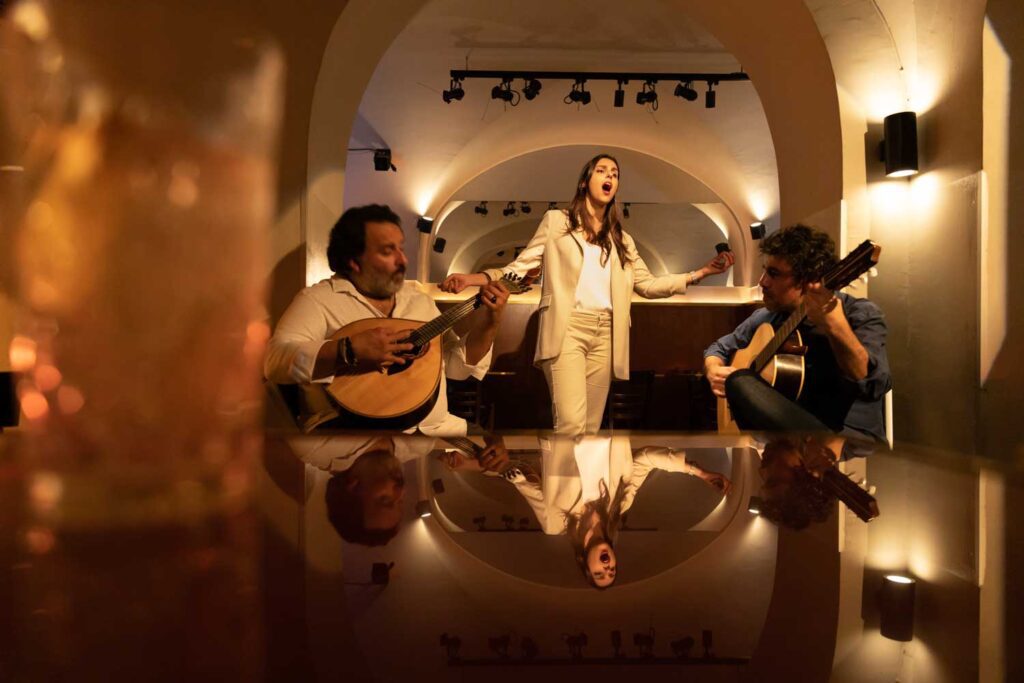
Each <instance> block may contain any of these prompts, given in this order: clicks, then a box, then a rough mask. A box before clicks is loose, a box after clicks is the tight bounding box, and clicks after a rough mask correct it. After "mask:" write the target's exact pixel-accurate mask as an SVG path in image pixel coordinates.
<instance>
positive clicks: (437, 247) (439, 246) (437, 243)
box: [434, 237, 445, 254]
mask: <svg viewBox="0 0 1024 683" xmlns="http://www.w3.org/2000/svg"><path fill="white" fill-rule="evenodd" d="M444 245H445V241H444V238H443V237H438V238H437V239H435V240H434V251H436V252H437V253H438V254H443V253H444Z"/></svg>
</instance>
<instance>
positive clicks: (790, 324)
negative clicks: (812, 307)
mask: <svg viewBox="0 0 1024 683" xmlns="http://www.w3.org/2000/svg"><path fill="white" fill-rule="evenodd" d="M806 317H807V309H806V308H804V305H803V304H800V305H799V306H797V307H796V310H795V311H793V312H792V313H791V314H790V316H789V317H788V318H786V321H785V322H784V323H782V326H781V327H780V328H779V329H778V330H776V332H775V336H774V337H772V340H771V341H770V342H768V344H767V345H766V346H765V347H764V348H763V349H761V353H759V354H757V358H755V359H754V363H753V364H752V365H751V366H750V367H751V369H752V370H753V371H754V372H758V373H759V372H761V371H762V370H764V368H765V366H766V365H768V363H770V362H771V360H772V357H773V356H775V354H776V353H777V352H778V350H779V348H780V347H781V346H782V345H783V344H784V343H785V342H786V340H787V339H789V335H791V334H793V330H795V329H796V328H797V327H799V325H800V323H802V322H803V321H804V318H806Z"/></svg>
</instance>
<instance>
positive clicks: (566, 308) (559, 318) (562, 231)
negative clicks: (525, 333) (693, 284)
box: [484, 210, 690, 379]
mask: <svg viewBox="0 0 1024 683" xmlns="http://www.w3.org/2000/svg"><path fill="white" fill-rule="evenodd" d="M584 239H585V237H584V234H583V229H582V228H577V229H576V230H570V226H569V215H568V213H567V212H566V211H564V210H554V211H548V212H546V213H545V214H544V218H543V219H542V220H541V222H540V227H539V228H537V232H536V233H535V234H534V236H533V238H532V239H531V240H530V243H529V244H527V245H526V248H525V249H523V251H522V252H521V253H520V254H519V258H517V259H516V260H515V261H513V262H512V263H510V264H508V265H507V266H505V267H504V268H492V269H489V270H485V271H484V272H485V273H487V275H488V277H490V278H491V279H492V280H495V279H498V278H500V277H501V276H502V275H504V274H513V273H514V274H515V275H518V276H523V275H525V274H526V272H527V271H529V270H532V269H533V268H538V267H540V266H541V265H542V264H543V267H544V270H543V273H544V283H543V285H542V287H541V297H540V306H539V310H540V332H539V334H538V335H537V352H536V354H535V355H534V358H533V361H534V363H535V364H540V363H541V362H542V361H546V360H551V359H552V358H555V357H557V356H558V354H559V353H561V351H562V341H563V339H564V337H565V330H566V328H567V327H568V326H569V315H570V314H571V313H572V311H573V309H574V308H575V305H576V284H577V282H579V279H580V271H581V270H582V269H583V241H584ZM622 242H623V245H624V247H625V251H626V254H627V256H628V257H629V258H630V259H631V262H630V263H627V264H626V265H625V267H622V265H621V262H620V261H619V255H618V252H617V251H616V250H615V248H614V247H613V248H612V250H611V256H610V259H609V265H610V267H611V288H612V291H611V299H612V371H613V373H614V375H615V377H616V378H617V379H629V325H630V319H629V306H630V301H631V299H632V294H633V292H636V293H637V294H639V295H640V296H642V297H645V298H647V299H660V298H664V297H667V296H672V295H673V294H682V293H683V292H685V291H686V285H687V284H689V282H690V278H689V274H688V273H681V274H678V275H662V276H658V277H656V276H654V275H651V271H650V270H648V269H647V264H646V263H644V260H643V259H642V258H640V254H639V253H637V250H636V245H635V244H634V243H633V238H632V237H630V236H629V234H628V233H627V232H626V231H625V230H623V232H622Z"/></svg>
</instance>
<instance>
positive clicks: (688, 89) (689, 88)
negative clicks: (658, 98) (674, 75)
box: [673, 81, 697, 102]
mask: <svg viewBox="0 0 1024 683" xmlns="http://www.w3.org/2000/svg"><path fill="white" fill-rule="evenodd" d="M673 94H674V95H675V96H676V97H682V98H683V99H684V100H686V101H687V102H693V101H694V100H695V99H697V91H696V90H694V89H693V82H692V81H687V82H686V84H683V83H682V82H679V83H676V90H675V92H674V93H673Z"/></svg>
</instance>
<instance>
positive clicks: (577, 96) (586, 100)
mask: <svg viewBox="0 0 1024 683" xmlns="http://www.w3.org/2000/svg"><path fill="white" fill-rule="evenodd" d="M586 82H587V79H585V78H577V79H576V82H575V83H573V85H572V90H570V91H569V94H568V95H566V96H565V99H564V100H563V102H565V103H566V104H569V103H570V102H575V103H577V104H582V105H588V104H590V93H589V92H587V91H586V90H585V87H586Z"/></svg>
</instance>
